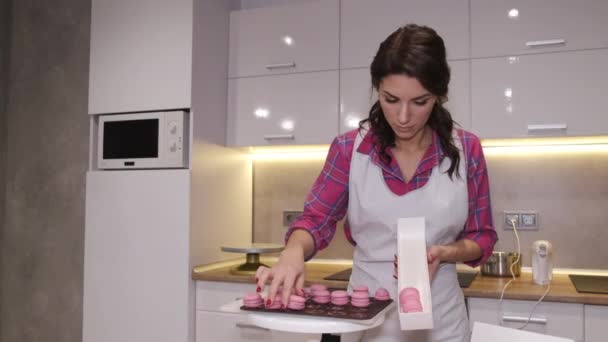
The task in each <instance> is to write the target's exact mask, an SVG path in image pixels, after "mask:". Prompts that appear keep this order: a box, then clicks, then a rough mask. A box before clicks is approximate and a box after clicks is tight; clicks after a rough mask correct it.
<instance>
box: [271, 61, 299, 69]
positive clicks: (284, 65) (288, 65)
mask: <svg viewBox="0 0 608 342" xmlns="http://www.w3.org/2000/svg"><path fill="white" fill-rule="evenodd" d="M295 67H296V62H294V61H291V62H289V63H278V64H268V65H266V69H268V70H273V69H286V68H295Z"/></svg>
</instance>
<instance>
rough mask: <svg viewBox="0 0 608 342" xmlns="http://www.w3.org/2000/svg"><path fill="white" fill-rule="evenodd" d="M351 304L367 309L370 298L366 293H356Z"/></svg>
mask: <svg viewBox="0 0 608 342" xmlns="http://www.w3.org/2000/svg"><path fill="white" fill-rule="evenodd" d="M350 303H351V304H352V305H353V306H356V307H359V308H366V307H368V306H369V303H370V301H369V296H368V295H367V293H365V292H354V293H353V295H352V296H351V298H350Z"/></svg>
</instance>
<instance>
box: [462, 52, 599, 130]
mask: <svg viewBox="0 0 608 342" xmlns="http://www.w3.org/2000/svg"><path fill="white" fill-rule="evenodd" d="M471 76H472V78H471V82H472V85H471V86H472V94H473V96H472V98H473V101H472V107H473V129H474V131H475V132H476V133H477V134H478V135H479V136H480V137H482V138H513V137H527V136H535V135H549V136H556V135H573V136H576V135H578V136H581V135H601V134H606V132H608V120H606V110H605V104H604V102H605V101H604V98H605V96H606V93H608V83H606V80H607V79H608V49H599V50H586V51H571V52H560V53H550V54H536V55H522V56H517V57H514V56H511V57H497V58H486V59H474V60H472V72H471Z"/></svg>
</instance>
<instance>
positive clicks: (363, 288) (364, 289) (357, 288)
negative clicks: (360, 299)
mask: <svg viewBox="0 0 608 342" xmlns="http://www.w3.org/2000/svg"><path fill="white" fill-rule="evenodd" d="M353 292H364V293H369V287H367V286H365V285H357V286H353Z"/></svg>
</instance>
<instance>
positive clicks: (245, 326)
mask: <svg viewBox="0 0 608 342" xmlns="http://www.w3.org/2000/svg"><path fill="white" fill-rule="evenodd" d="M235 325H236V327H237V328H241V329H256V330H262V331H270V329H267V328H262V327H258V326H257V325H253V324H247V323H243V322H236V323H235Z"/></svg>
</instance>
